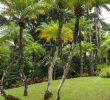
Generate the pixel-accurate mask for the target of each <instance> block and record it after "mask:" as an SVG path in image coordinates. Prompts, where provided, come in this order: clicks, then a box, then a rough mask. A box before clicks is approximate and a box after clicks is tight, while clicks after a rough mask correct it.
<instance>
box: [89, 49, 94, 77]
mask: <svg viewBox="0 0 110 100" xmlns="http://www.w3.org/2000/svg"><path fill="white" fill-rule="evenodd" d="M89 63H90V65H89V70H90V76H94V64H93V51H91V52H90V56H89Z"/></svg>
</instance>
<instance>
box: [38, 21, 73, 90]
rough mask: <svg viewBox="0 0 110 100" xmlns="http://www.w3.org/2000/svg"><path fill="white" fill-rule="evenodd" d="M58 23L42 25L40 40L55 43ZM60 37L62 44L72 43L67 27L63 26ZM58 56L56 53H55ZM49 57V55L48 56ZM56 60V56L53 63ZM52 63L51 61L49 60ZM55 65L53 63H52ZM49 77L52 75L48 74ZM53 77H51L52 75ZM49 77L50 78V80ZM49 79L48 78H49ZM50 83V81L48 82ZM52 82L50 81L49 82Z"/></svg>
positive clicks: (69, 30)
mask: <svg viewBox="0 0 110 100" xmlns="http://www.w3.org/2000/svg"><path fill="white" fill-rule="evenodd" d="M58 26H59V25H58V22H53V21H51V22H50V23H49V25H48V24H44V23H43V24H42V25H41V26H40V27H41V30H42V31H41V33H40V38H42V39H45V40H46V41H48V42H50V41H51V40H53V41H56V42H57V36H58ZM60 37H61V41H63V42H64V44H67V43H68V42H69V41H70V42H72V41H73V36H72V30H71V29H69V28H68V27H66V26H65V25H64V26H63V28H62V33H61V35H60ZM55 54H56V50H55ZM57 54H58V53H57ZM50 56H51V55H50ZM56 59H57V55H54V61H55V60H56ZM50 61H52V60H50ZM52 63H53V62H50V66H52ZM54 64H55V62H54ZM51 71H52V72H53V68H52V69H51ZM49 75H52V73H51V74H49ZM52 76H53V75H52ZM52 76H51V78H52ZM49 77H50V76H49ZM49 81H50V80H49ZM51 81H52V80H51ZM50 87H51V84H49V82H48V91H49V92H50V90H51V88H50Z"/></svg>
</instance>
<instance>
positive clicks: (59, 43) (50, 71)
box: [44, 0, 64, 100]
mask: <svg viewBox="0 0 110 100" xmlns="http://www.w3.org/2000/svg"><path fill="white" fill-rule="evenodd" d="M58 6H59V8H60V10H59V27H58V35H57V38H56V40H57V46H56V51H55V53H54V56H53V57H52V58H51V64H50V66H49V69H48V86H47V90H46V92H45V94H44V100H48V99H49V98H50V97H51V96H52V92H51V85H52V76H53V68H54V65H55V62H56V59H57V56H58V53H59V50H60V48H61V46H62V41H61V32H62V28H63V21H64V11H63V5H62V0H60V1H59V4H58Z"/></svg>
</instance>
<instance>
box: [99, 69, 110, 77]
mask: <svg viewBox="0 0 110 100" xmlns="http://www.w3.org/2000/svg"><path fill="white" fill-rule="evenodd" d="M99 76H101V77H105V78H108V77H110V67H106V68H102V69H101V71H100V74H99Z"/></svg>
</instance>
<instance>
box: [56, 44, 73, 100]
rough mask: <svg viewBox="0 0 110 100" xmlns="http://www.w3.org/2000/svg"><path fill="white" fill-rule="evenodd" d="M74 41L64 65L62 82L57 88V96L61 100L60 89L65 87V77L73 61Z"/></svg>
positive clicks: (57, 99)
mask: <svg viewBox="0 0 110 100" xmlns="http://www.w3.org/2000/svg"><path fill="white" fill-rule="evenodd" d="M73 50H74V49H73V43H72V44H71V48H70V51H69V54H68V59H67V63H66V65H65V67H64V72H63V76H62V79H61V82H60V85H59V87H58V90H57V97H56V100H60V91H61V88H62V87H63V84H64V82H65V79H66V77H67V75H68V72H69V70H70V65H71V61H72V57H73Z"/></svg>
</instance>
